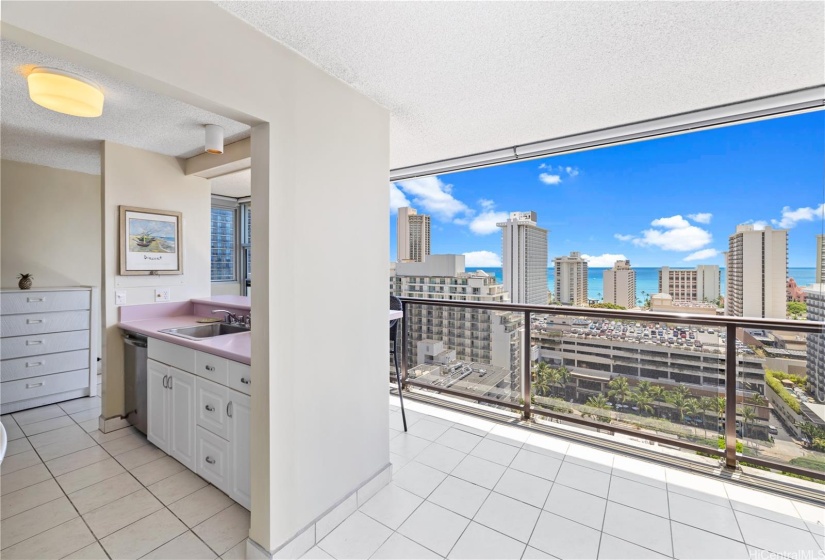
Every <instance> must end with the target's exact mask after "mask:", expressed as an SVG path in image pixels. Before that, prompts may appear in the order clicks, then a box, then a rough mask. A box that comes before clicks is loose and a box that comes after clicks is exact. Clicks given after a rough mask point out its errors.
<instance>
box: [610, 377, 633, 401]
mask: <svg viewBox="0 0 825 560" xmlns="http://www.w3.org/2000/svg"><path fill="white" fill-rule="evenodd" d="M607 386H608V387H609V391H607V396H608V397H610V398H611V399H613V400H615V401H616V402H620V403H624V402H625V401H626V400H627V399H628V397H630V395H631V391H630V385H628V383H627V379H625V378H624V377H614V378H613V379H611V380H610V383H608V384H607Z"/></svg>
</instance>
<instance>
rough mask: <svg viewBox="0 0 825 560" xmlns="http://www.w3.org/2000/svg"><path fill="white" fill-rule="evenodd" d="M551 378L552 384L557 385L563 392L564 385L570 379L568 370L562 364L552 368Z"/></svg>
mask: <svg viewBox="0 0 825 560" xmlns="http://www.w3.org/2000/svg"><path fill="white" fill-rule="evenodd" d="M551 379H552V381H553V385H558V386H559V388H560V389H561V392H562V393H563V392H564V386H565V385H567V383H568V382H569V381H570V370H568V369H567V368H566V367H564V366H561V367H557V368H554V370H553V377H551Z"/></svg>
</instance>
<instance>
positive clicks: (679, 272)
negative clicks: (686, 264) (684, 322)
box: [659, 264, 721, 303]
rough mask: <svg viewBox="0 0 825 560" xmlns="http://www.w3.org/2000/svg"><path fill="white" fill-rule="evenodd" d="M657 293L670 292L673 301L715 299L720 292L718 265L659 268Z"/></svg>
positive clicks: (684, 301)
mask: <svg viewBox="0 0 825 560" xmlns="http://www.w3.org/2000/svg"><path fill="white" fill-rule="evenodd" d="M659 293H660V294H670V295H671V296H672V297H673V301H674V303H690V302H694V301H699V302H701V301H716V300H717V299H719V296H720V294H721V284H720V275H719V266H718V265H715V264H700V265H699V266H697V267H696V268H670V267H668V266H663V267H662V268H661V269H659Z"/></svg>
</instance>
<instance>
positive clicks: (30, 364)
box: [26, 362, 46, 367]
mask: <svg viewBox="0 0 825 560" xmlns="http://www.w3.org/2000/svg"><path fill="white" fill-rule="evenodd" d="M44 363H46V362H26V367H38V366H42V365H43V364H44Z"/></svg>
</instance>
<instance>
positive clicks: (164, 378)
mask: <svg viewBox="0 0 825 560" xmlns="http://www.w3.org/2000/svg"><path fill="white" fill-rule="evenodd" d="M167 377H169V376H168V375H164V376H163V388H164V389H166V378H167Z"/></svg>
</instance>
